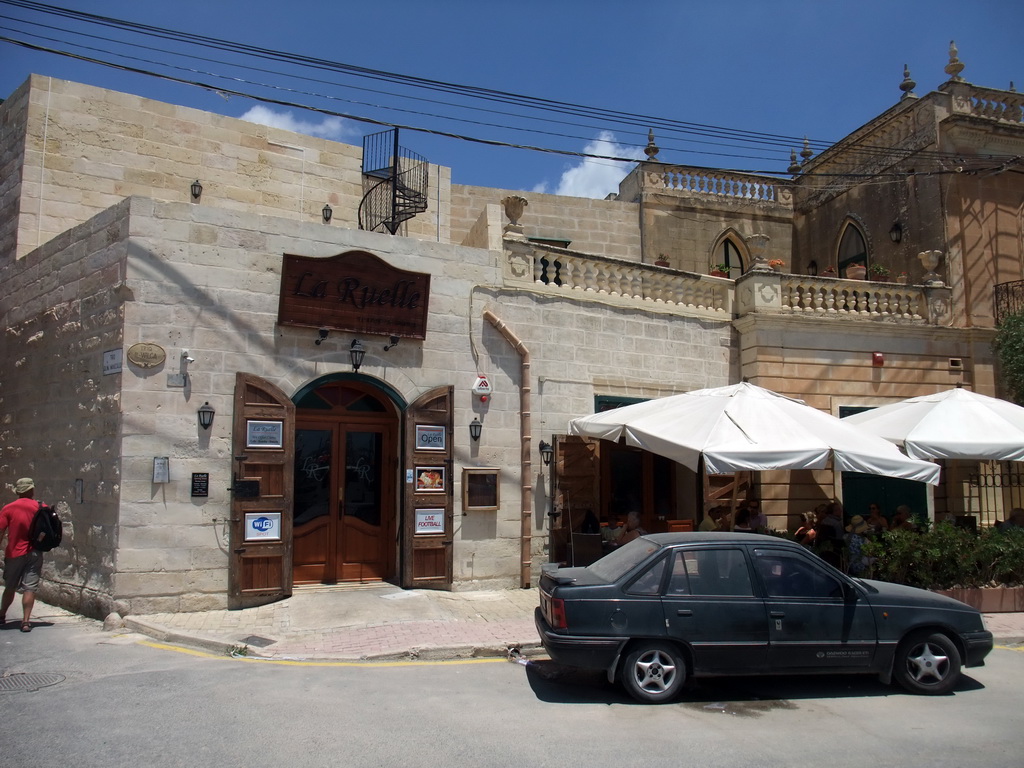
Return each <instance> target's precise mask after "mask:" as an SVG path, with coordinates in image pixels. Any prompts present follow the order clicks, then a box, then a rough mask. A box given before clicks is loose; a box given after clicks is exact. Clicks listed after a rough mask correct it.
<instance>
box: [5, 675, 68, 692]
mask: <svg viewBox="0 0 1024 768" xmlns="http://www.w3.org/2000/svg"><path fill="white" fill-rule="evenodd" d="M62 682H64V675H55V674H53V673H51V672H17V673H15V674H13V675H4V676H3V677H0V693H8V692H10V691H38V690H39V689H40V688H45V687H47V686H48V685H56V684H57V683H62Z"/></svg>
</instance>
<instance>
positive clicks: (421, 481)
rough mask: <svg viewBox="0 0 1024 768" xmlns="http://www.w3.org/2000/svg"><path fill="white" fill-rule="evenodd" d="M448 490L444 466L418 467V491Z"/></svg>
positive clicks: (442, 491)
mask: <svg viewBox="0 0 1024 768" xmlns="http://www.w3.org/2000/svg"><path fill="white" fill-rule="evenodd" d="M446 490H448V486H447V484H446V483H445V471H444V467H416V493H444V492H445V491H446Z"/></svg>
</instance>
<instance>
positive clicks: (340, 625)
mask: <svg viewBox="0 0 1024 768" xmlns="http://www.w3.org/2000/svg"><path fill="white" fill-rule="evenodd" d="M537 602H538V598H537V590H536V589H511V590H497V591H479V592H440V591H434V590H403V589H400V588H398V587H395V586H392V585H390V584H383V585H373V586H363V587H354V588H353V587H339V588H323V587H320V588H313V589H297V590H296V591H295V593H294V594H293V595H292V596H291V597H290V598H288V599H286V600H281V601H279V602H276V603H271V604H270V605H264V606H260V607H258V608H247V609H244V610H240V611H227V610H214V611H205V612H202V613H161V614H152V615H146V616H127V617H125V626H126V628H128V629H130V630H132V631H134V632H140V633H142V634H146V635H149V636H151V637H154V638H157V639H159V640H163V641H166V642H173V643H181V644H184V645H190V646H193V647H200V648H205V649H207V650H211V651H216V652H224V653H230V652H231V651H232V650H233V649H235V650H237V649H240V648H242V647H243V646H244V648H245V653H246V655H249V656H259V657H262V658H272V659H338V660H357V659H379V660H388V659H457V658H472V657H483V656H508V655H509V654H510V653H517V654H521V655H524V656H525V655H533V654H537V653H541V652H542V651H541V650H540V640H539V638H538V637H537V630H536V628H535V627H534V624H533V609H534V608H535V607H536V606H537Z"/></svg>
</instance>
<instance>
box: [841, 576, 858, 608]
mask: <svg viewBox="0 0 1024 768" xmlns="http://www.w3.org/2000/svg"><path fill="white" fill-rule="evenodd" d="M858 597H859V595H858V594H857V590H856V589H854V588H853V585H852V584H847V583H846V582H845V581H844V582H843V600H845V601H846V602H847V603H855V602H857V598H858Z"/></svg>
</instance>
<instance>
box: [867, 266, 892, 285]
mask: <svg viewBox="0 0 1024 768" xmlns="http://www.w3.org/2000/svg"><path fill="white" fill-rule="evenodd" d="M868 273H869V274H870V275H871V279H872V280H877V281H879V282H885V281H886V280H888V279H889V268H888V267H886V266H884V265H882V264H872V265H871V266H870V267H868Z"/></svg>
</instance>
